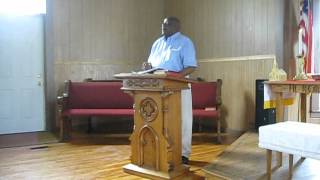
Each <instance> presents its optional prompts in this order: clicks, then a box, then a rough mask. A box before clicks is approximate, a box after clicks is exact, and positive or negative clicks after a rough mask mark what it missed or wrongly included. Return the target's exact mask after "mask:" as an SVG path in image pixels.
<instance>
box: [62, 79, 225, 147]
mask: <svg viewBox="0 0 320 180" xmlns="http://www.w3.org/2000/svg"><path fill="white" fill-rule="evenodd" d="M221 84H222V81H221V80H220V79H218V80H217V81H216V82H197V83H192V101H193V116H194V117H195V119H200V120H201V119H208V118H210V119H212V120H217V134H218V140H219V141H220V140H221V138H220V114H221V113H220V105H221ZM121 87H122V82H121V81H91V82H90V81H87V82H71V81H66V82H65V90H64V93H63V95H62V96H58V98H57V99H58V105H59V112H60V115H59V119H60V138H61V140H66V139H68V138H70V131H71V129H72V128H71V127H72V123H71V120H72V118H74V117H88V118H90V117H93V116H108V117H133V115H134V110H133V98H132V97H131V96H129V95H128V94H126V93H124V92H123V91H122V90H121V89H120V88H121ZM89 120H90V119H89ZM89 122H90V121H89ZM89 126H90V123H89Z"/></svg>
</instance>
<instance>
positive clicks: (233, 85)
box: [195, 55, 275, 131]
mask: <svg viewBox="0 0 320 180" xmlns="http://www.w3.org/2000/svg"><path fill="white" fill-rule="evenodd" d="M274 58H275V57H274V55H265V56H245V57H234V58H218V59H201V60H199V68H198V69H197V71H196V72H195V75H196V76H200V77H202V78H204V79H205V80H207V81H215V80H216V79H222V104H223V106H222V112H223V116H224V118H223V119H224V123H222V125H223V126H224V127H226V128H228V129H232V130H241V131H242V130H247V129H248V128H252V127H254V123H255V94H256V93H255V80H256V79H268V74H269V72H270V70H271V68H272V64H273V60H274Z"/></svg>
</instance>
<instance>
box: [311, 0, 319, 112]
mask: <svg viewBox="0 0 320 180" xmlns="http://www.w3.org/2000/svg"><path fill="white" fill-rule="evenodd" d="M312 40H313V60H314V67H315V74H320V0H314V1H313V38H312ZM311 112H312V115H313V116H317V117H320V95H319V93H316V94H313V95H312V100H311Z"/></svg>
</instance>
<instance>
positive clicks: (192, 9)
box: [165, 0, 284, 67]
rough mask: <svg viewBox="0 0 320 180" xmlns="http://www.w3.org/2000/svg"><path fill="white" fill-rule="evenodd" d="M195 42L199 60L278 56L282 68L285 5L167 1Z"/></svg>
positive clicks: (266, 0) (252, 0) (257, 0)
mask: <svg viewBox="0 0 320 180" xmlns="http://www.w3.org/2000/svg"><path fill="white" fill-rule="evenodd" d="M165 2H166V6H165V7H166V8H165V11H166V15H173V16H177V17H179V18H180V19H181V22H182V25H181V26H182V31H183V32H184V33H185V34H187V35H189V36H190V37H191V39H193V41H194V43H195V45H196V47H197V54H198V58H199V59H206V58H223V57H239V56H252V55H264V54H276V57H277V60H278V62H279V65H280V67H282V61H283V53H282V51H283V50H282V48H283V47H282V44H283V43H282V41H283V38H282V36H283V18H284V17H283V15H282V14H283V8H284V7H283V4H284V1H279V0H223V1H222V0H197V1H194V0H166V1H165Z"/></svg>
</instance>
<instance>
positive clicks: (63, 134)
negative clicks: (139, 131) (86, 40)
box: [58, 81, 134, 140]
mask: <svg viewBox="0 0 320 180" xmlns="http://www.w3.org/2000/svg"><path fill="white" fill-rule="evenodd" d="M121 87H122V81H95V82H71V81H66V82H65V92H64V93H63V95H62V96H58V104H59V105H60V108H59V109H60V138H61V140H66V139H68V138H70V131H71V127H72V123H71V120H72V118H74V117H93V116H110V117H133V114H134V111H133V98H132V97H131V96H129V95H128V94H126V93H124V92H123V91H122V90H121V89H120V88H121Z"/></svg>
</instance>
